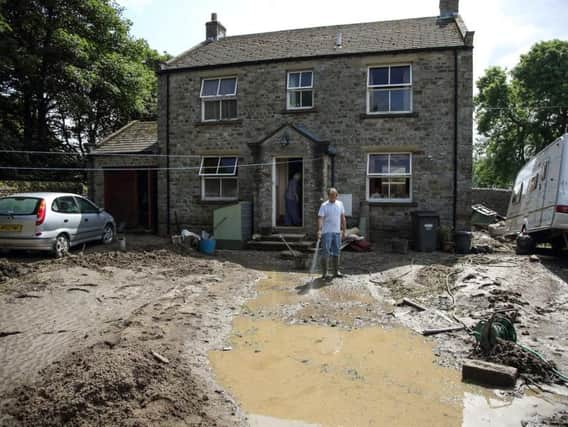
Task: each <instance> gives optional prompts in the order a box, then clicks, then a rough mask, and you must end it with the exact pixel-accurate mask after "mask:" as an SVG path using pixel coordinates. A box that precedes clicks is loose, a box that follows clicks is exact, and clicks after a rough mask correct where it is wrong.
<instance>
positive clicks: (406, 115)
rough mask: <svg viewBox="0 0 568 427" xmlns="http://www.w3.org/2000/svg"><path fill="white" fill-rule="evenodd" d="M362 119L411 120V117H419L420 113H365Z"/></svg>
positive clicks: (361, 116)
mask: <svg viewBox="0 0 568 427" xmlns="http://www.w3.org/2000/svg"><path fill="white" fill-rule="evenodd" d="M359 117H360V118H361V119H395V118H410V117H418V113H416V112H412V113H378V114H369V113H364V114H361V115H360V116H359Z"/></svg>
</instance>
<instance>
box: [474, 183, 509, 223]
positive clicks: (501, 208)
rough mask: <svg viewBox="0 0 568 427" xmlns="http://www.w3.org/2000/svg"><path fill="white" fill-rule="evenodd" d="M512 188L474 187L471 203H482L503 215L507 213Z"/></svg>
mask: <svg viewBox="0 0 568 427" xmlns="http://www.w3.org/2000/svg"><path fill="white" fill-rule="evenodd" d="M510 199H511V190H509V189H503V188H473V189H472V197H471V204H472V205H476V204H478V203H481V204H482V205H485V206H487V207H488V208H490V209H493V210H494V211H495V212H497V213H498V214H499V215H501V216H506V215H507V209H508V208H509V200H510Z"/></svg>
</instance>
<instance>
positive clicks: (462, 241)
mask: <svg viewBox="0 0 568 427" xmlns="http://www.w3.org/2000/svg"><path fill="white" fill-rule="evenodd" d="M454 238H455V242H456V253H458V254H468V253H469V252H470V250H471V233H470V232H469V231H456V233H455V235H454Z"/></svg>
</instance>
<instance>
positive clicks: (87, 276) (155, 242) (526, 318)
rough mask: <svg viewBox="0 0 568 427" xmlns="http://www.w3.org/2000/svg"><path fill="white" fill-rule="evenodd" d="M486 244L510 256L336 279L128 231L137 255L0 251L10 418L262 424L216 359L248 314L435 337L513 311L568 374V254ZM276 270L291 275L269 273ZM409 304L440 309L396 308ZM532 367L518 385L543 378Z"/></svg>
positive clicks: (8, 421)
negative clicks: (224, 380)
mask: <svg viewBox="0 0 568 427" xmlns="http://www.w3.org/2000/svg"><path fill="white" fill-rule="evenodd" d="M477 237H478V238H480V239H482V240H483V239H484V241H481V240H480V241H478V243H483V244H489V245H490V246H491V247H493V248H494V249H496V250H497V252H495V253H491V254H477V255H474V254H471V255H465V256H456V255H453V254H444V253H433V254H424V253H416V252H410V253H408V254H404V255H402V254H390V253H385V252H384V251H382V250H380V249H379V250H377V251H375V252H369V253H364V254H359V253H350V252H345V253H344V255H343V258H342V262H343V270H344V272H346V273H347V274H348V276H347V277H345V278H342V279H336V280H334V281H333V282H332V283H331V284H330V283H327V282H321V281H318V280H314V279H315V276H313V275H310V274H309V272H306V271H298V270H296V271H294V263H293V262H292V261H290V260H284V259H281V258H280V257H279V255H278V254H277V253H270V252H250V251H218V253H217V254H216V256H214V257H206V256H202V255H200V254H198V253H196V252H194V251H193V250H191V249H184V248H176V247H173V246H171V245H170V244H169V243H168V242H167V241H163V240H160V239H157V238H149V237H142V236H131V237H129V238H128V251H127V252H119V251H118V250H117V249H118V248H117V247H114V246H97V245H94V246H89V247H87V248H86V249H85V250H84V251H77V250H75V251H73V252H72V254H71V256H69V257H66V258H64V259H62V260H51V259H46V258H42V257H41V256H38V255H30V254H9V255H8V256H7V257H5V258H0V405H1V406H0V425H61V424H63V423H67V424H69V425H130V426H139V425H148V426H149V425H168V426H169V425H204V426H205V425H207V426H209V425H248V424H249V423H250V424H254V423H253V420H251V418H250V417H249V415H250V414H249V413H247V411H245V410H244V409H243V405H241V403H240V401H239V400H238V398H237V397H235V396H234V395H233V393H231V391H230V390H229V389H228V388H227V387H225V386H223V385H222V384H221V382H220V381H219V380H218V376H217V375H216V373H215V372H214V371H213V369H212V366H211V363H210V354H211V352H223V351H225V352H227V353H229V352H231V351H232V350H233V349H232V345H233V344H232V339H234V338H235V336H234V333H232V332H231V331H232V329H231V328H232V323H231V322H232V321H233V320H234V319H235V318H237V317H239V318H241V319H243V318H244V319H253V320H257V319H259V320H261V321H264V320H270V321H277V322H280V323H282V324H285V325H297V324H300V325H314V326H322V327H326V328H337V329H338V330H343V331H354V330H360V329H363V328H367V327H373V326H374V327H379V328H395V327H400V326H404V327H407V328H410V329H412V330H414V331H417V332H418V333H420V332H422V331H423V330H424V329H433V328H442V327H447V326H456V325H460V324H465V326H468V327H472V326H474V325H475V324H476V323H477V322H478V321H479V320H480V319H484V318H487V317H488V316H489V315H490V314H491V313H493V312H494V311H495V310H501V309H508V310H514V313H516V315H515V316H514V317H515V322H516V323H515V327H516V330H517V333H518V339H519V341H520V342H521V343H522V344H525V345H527V346H529V347H531V348H533V349H534V350H536V351H538V352H539V353H541V354H542V355H543V356H544V357H545V358H546V359H548V360H551V361H552V362H553V363H554V364H555V365H556V367H557V368H558V370H559V371H561V372H568V357H567V354H566V351H567V349H568V317H567V316H566V312H567V311H568V284H567V281H568V262H567V258H566V257H564V258H555V257H552V256H550V255H549V254H547V253H546V251H542V252H541V253H540V254H539V257H538V260H534V261H531V260H530V259H529V257H527V256H517V255H515V254H514V252H513V251H512V247H511V246H510V245H508V244H502V243H498V242H495V241H492V240H489V239H487V238H485V237H483V236H479V235H478V236H477ZM275 272H276V273H275ZM273 274H278V278H279V281H278V280H277V281H266V280H265V281H259V280H258V279H261V278H266V277H267V276H270V275H273ZM402 298H410V299H411V300H413V301H415V302H417V303H419V304H421V305H423V306H425V307H426V308H428V310H426V311H419V310H417V309H415V308H414V307H412V306H409V305H397V303H399V302H400V301H401V300H402ZM458 322H459V323H458ZM427 340H428V341H429V342H430V343H432V344H434V354H435V356H436V363H437V364H439V365H441V366H445V367H450V368H452V369H455V370H457V369H459V367H460V363H461V360H462V359H463V358H464V357H469V356H471V353H472V350H473V348H474V344H475V340H474V339H473V338H472V337H471V336H470V335H469V334H468V333H467V332H466V331H456V332H451V333H445V334H440V335H434V336H432V337H429V338H427ZM254 351H260V350H259V349H256V350H254ZM235 369H238V367H235ZM527 374H529V375H528V378H529V380H527V381H529V382H526V386H525V385H523V386H522V387H521V388H519V389H518V390H515V392H523V390H525V389H526V387H531V386H532V387H533V389H534V387H536V386H534V381H537V382H538V381H539V380H541V379H542V378H539V377H538V376H532V377H531V376H530V374H531V372H527ZM532 374H534V372H533V373H532ZM545 379H547V378H545ZM548 380H555V378H548ZM523 384H525V383H523ZM554 412H555V413H554V414H550V413H549V414H546V416H545V415H543V414H538V413H533V414H531V415H530V417H529V418H527V419H526V420H524V422H525V425H555V423H556V425H558V423H560V424H562V423H563V422H565V421H566V413H565V412H564V413H563V410H562V407H561V406H557V407H556V408H555V410H554ZM267 415H270V414H267ZM255 422H257V424H254V425H261V424H262V423H260V424H258V420H257V421H255ZM464 424H465V421H464ZM472 425H473V424H472Z"/></svg>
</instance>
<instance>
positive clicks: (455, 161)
mask: <svg viewBox="0 0 568 427" xmlns="http://www.w3.org/2000/svg"><path fill="white" fill-rule="evenodd" d="M457 211H458V50H457V49H454V203H453V225H454V231H457V230H456V225H457Z"/></svg>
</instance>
